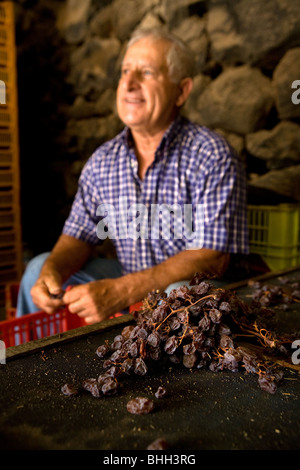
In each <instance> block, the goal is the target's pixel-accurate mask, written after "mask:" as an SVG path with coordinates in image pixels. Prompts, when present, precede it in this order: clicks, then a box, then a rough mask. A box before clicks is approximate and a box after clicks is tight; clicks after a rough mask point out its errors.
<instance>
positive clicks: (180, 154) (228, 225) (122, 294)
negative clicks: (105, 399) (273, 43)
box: [18, 31, 248, 323]
mask: <svg viewBox="0 0 300 470" xmlns="http://www.w3.org/2000/svg"><path fill="white" fill-rule="evenodd" d="M193 67H194V62H193V58H192V56H191V53H190V51H189V49H188V48H187V47H186V46H185V45H184V44H183V43H182V42H181V41H179V40H178V39H177V38H174V37H172V36H171V35H170V34H167V33H164V32H163V31H140V32H137V33H136V34H135V35H134V36H133V37H132V38H131V40H130V41H129V43H128V46H127V49H126V52H125V56H124V59H123V62H122V69H121V76H120V80H119V84H118V89H117V110H118V114H119V117H120V119H121V120H122V121H123V123H124V124H125V128H124V130H123V131H122V132H121V133H120V134H119V135H117V136H116V137H115V138H114V139H112V140H110V141H109V142H106V143H105V144H103V145H101V146H100V147H99V148H98V149H96V151H95V152H94V154H93V155H92V156H91V158H90V159H89V160H88V161H87V163H86V165H85V167H84V169H83V171H82V174H81V177H80V179H79V186H78V191H77V194H76V196H75V199H74V203H73V206H72V209H71V212H70V215H69V217H68V219H67V220H66V222H65V225H64V228H63V233H62V235H61V236H60V238H59V240H58V241H57V243H56V245H55V246H54V248H53V250H52V252H51V253H50V254H48V253H47V254H42V255H40V256H38V257H36V258H35V259H33V260H32V261H31V262H30V263H29V265H28V267H27V270H26V272H25V274H24V276H23V279H22V283H21V288H20V294H19V299H18V315H19V316H20V315H23V314H25V313H29V312H33V311H35V310H37V309H39V310H43V311H45V312H48V313H51V312H53V311H55V310H56V309H58V308H59V307H61V306H62V305H68V308H69V310H70V311H71V312H72V313H74V314H77V315H79V316H80V317H83V318H84V319H85V321H86V322H87V323H94V322H97V321H101V320H103V319H105V318H107V317H109V316H110V315H112V314H114V313H115V312H118V311H122V310H124V309H126V308H127V307H128V306H130V305H132V304H134V303H136V302H138V301H140V300H141V299H143V298H144V297H145V296H146V295H147V293H148V292H150V291H152V290H153V289H159V290H166V289H170V288H172V287H173V286H175V285H176V283H178V282H179V283H180V282H183V281H185V280H188V279H190V278H191V277H192V276H193V275H194V273H195V272H204V273H207V274H208V275H215V276H218V277H221V276H222V275H223V274H224V273H225V271H226V269H227V267H228V265H229V261H230V256H231V254H232V253H247V250H248V241H247V224H246V203H245V181H244V175H243V168H242V165H241V163H240V162H239V159H238V158H237V157H236V155H235V154H234V152H232V150H231V149H230V147H229V145H228V143H227V142H226V141H225V140H224V139H223V138H222V137H220V136H218V135H217V134H216V133H214V132H212V131H210V130H208V129H207V128H205V127H202V126H199V125H195V124H193V123H191V122H189V121H188V120H187V119H186V118H184V117H182V116H181V115H180V109H181V107H182V106H183V104H184V103H185V101H186V100H187V98H188V96H189V94H190V92H191V89H192V84H193V79H192V77H193ZM166 208H175V212H174V214H173V216H172V217H171V212H172V211H169V214H168V215H169V218H168V217H162V211H161V209H164V210H165V209H166ZM178 208H182V212H180V210H179V211H178V210H177V211H176V209H178ZM150 209H151V211H150ZM187 209H190V214H192V216H193V217H194V218H193V219H192V221H193V223H192V224H191V223H188V224H185V225H184V227H187V230H186V231H182V230H181V231H180V228H182V219H183V215H184V214H185V215H186V214H187V213H188V211H187ZM185 210H186V211H185ZM116 213H117V214H116ZM134 214H135V216H137V214H139V215H138V216H137V217H136V219H134ZM150 214H151V215H150ZM153 214H154V215H153ZM165 215H166V213H165ZM126 217H127V218H128V217H129V220H126ZM150 219H151V220H150ZM171 219H172V220H171ZM137 221H138V222H139V223H138V224H136V226H135V229H134V228H133V229H132V223H133V227H134V222H137ZM128 222H130V223H128ZM130 227H131V229H130ZM105 234H106V235H105ZM189 235H190V237H189ZM106 236H107V237H110V238H111V240H112V242H113V244H114V246H115V249H116V254H117V259H105V258H95V257H93V256H92V253H93V247H94V246H95V245H97V244H99V243H101V242H102V241H103V240H104V238H105V237H106ZM68 285H72V286H73V287H72V289H69V290H67V292H65V293H64V294H63V296H62V298H57V297H56V294H59V293H60V292H64V290H65V289H66V286H68Z"/></svg>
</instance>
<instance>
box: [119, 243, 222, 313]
mask: <svg viewBox="0 0 300 470" xmlns="http://www.w3.org/2000/svg"><path fill="white" fill-rule="evenodd" d="M229 260H230V255H229V254H227V253H221V252H217V251H214V250H208V249H205V248H203V249H201V250H187V251H184V252H181V253H179V254H177V255H175V256H172V257H171V258H169V259H167V260H166V261H164V262H163V263H161V264H159V265H157V266H154V267H153V268H150V269H146V270H144V271H140V272H137V273H132V274H129V275H127V276H124V279H123V282H125V285H126V286H127V289H128V301H129V304H130V305H132V304H134V303H136V302H137V301H139V300H140V299H141V298H144V297H145V296H146V295H147V294H148V292H151V291H152V290H154V289H155V290H156V289H158V290H161V291H162V290H165V289H166V288H167V287H168V286H169V285H170V284H172V283H174V282H178V281H183V280H187V279H191V278H192V277H193V275H194V274H195V273H196V272H204V273H206V274H207V275H215V276H216V277H220V276H222V275H223V274H224V272H225V271H226V269H227V267H228V264H229Z"/></svg>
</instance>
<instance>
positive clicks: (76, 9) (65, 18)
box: [58, 0, 92, 44]
mask: <svg viewBox="0 0 300 470" xmlns="http://www.w3.org/2000/svg"><path fill="white" fill-rule="evenodd" d="M91 3H92V2H91V0H67V1H66V4H65V6H64V8H63V9H62V10H61V16H60V18H59V21H58V25H59V28H60V29H61V31H62V34H63V36H64V38H65V40H66V42H67V43H69V44H78V43H80V42H81V41H82V40H83V39H84V38H85V36H86V34H87V29H88V23H87V22H88V18H89V13H90V7H91Z"/></svg>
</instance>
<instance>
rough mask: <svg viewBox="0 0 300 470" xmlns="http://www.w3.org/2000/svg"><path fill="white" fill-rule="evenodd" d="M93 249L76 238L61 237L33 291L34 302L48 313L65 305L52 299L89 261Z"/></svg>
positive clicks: (58, 300)
mask: <svg viewBox="0 0 300 470" xmlns="http://www.w3.org/2000/svg"><path fill="white" fill-rule="evenodd" d="M91 251H92V247H91V246H90V245H88V244H87V243H84V242H82V241H80V240H77V239H76V238H73V237H70V236H68V235H61V236H60V238H59V239H58V241H57V243H56V244H55V246H54V248H53V250H52V252H51V254H50V255H49V257H48V258H47V260H46V261H45V263H44V265H43V267H42V269H41V272H40V276H39V278H38V280H37V282H36V283H35V285H34V286H33V287H32V289H31V295H32V300H33V302H34V303H35V304H36V305H37V307H39V308H41V309H42V310H43V311H45V312H47V313H52V312H54V311H55V310H56V309H57V308H58V307H60V306H62V305H63V302H62V300H60V299H53V298H51V295H50V294H54V295H56V294H59V293H60V292H61V291H62V284H63V283H64V281H65V280H66V279H68V277H69V276H70V275H71V274H72V273H74V272H76V271H77V270H78V269H80V268H81V266H82V265H83V264H84V263H85V262H86V261H87V260H88V258H89V257H90V255H91Z"/></svg>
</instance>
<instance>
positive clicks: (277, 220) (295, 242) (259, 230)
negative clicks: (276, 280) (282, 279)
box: [248, 204, 300, 271]
mask: <svg viewBox="0 0 300 470" xmlns="http://www.w3.org/2000/svg"><path fill="white" fill-rule="evenodd" d="M248 227H249V242H250V252H251V253H255V254H259V255H260V256H261V257H262V259H263V260H264V261H265V263H266V264H267V265H268V267H269V268H270V269H271V270H272V271H277V270H280V269H284V268H288V267H294V266H298V265H299V263H300V204H299V205H298V204H280V205H278V206H252V205H251V206H248Z"/></svg>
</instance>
